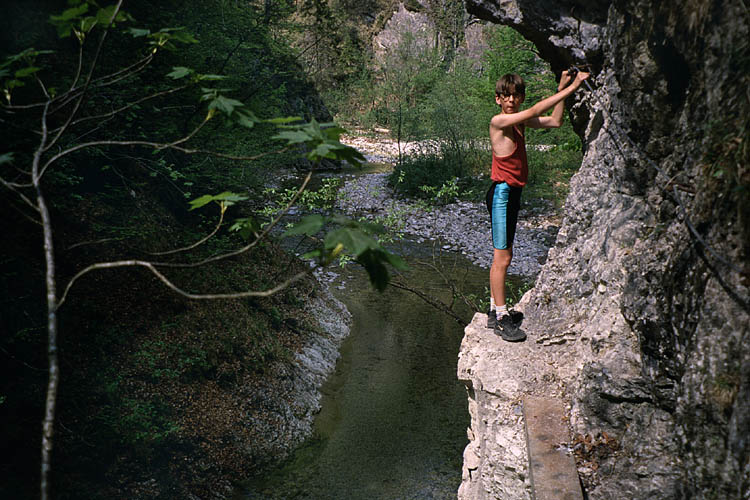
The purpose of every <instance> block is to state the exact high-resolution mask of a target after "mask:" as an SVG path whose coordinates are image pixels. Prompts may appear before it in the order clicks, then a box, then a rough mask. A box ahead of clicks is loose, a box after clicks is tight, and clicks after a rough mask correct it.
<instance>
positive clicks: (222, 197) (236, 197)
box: [213, 191, 247, 203]
mask: <svg viewBox="0 0 750 500" xmlns="http://www.w3.org/2000/svg"><path fill="white" fill-rule="evenodd" d="M213 198H214V200H216V201H225V202H229V203H236V202H238V201H245V200H247V196H245V195H243V194H237V193H233V192H231V191H224V192H223V193H219V194H217V195H216V196H214V197H213Z"/></svg>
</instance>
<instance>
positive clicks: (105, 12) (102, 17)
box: [96, 4, 121, 26]
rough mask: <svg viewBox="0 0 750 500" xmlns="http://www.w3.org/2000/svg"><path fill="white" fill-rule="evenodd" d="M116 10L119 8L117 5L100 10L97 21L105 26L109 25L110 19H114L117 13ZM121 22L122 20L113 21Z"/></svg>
mask: <svg viewBox="0 0 750 500" xmlns="http://www.w3.org/2000/svg"><path fill="white" fill-rule="evenodd" d="M115 8H117V5H116V4H113V5H109V6H107V7H104V8H101V9H99V11H98V12H97V13H96V20H97V22H99V23H101V24H103V25H105V26H106V25H108V24H109V21H110V19H112V16H113V15H114V13H115ZM118 14H119V12H118ZM119 20H121V19H114V20H113V21H119Z"/></svg>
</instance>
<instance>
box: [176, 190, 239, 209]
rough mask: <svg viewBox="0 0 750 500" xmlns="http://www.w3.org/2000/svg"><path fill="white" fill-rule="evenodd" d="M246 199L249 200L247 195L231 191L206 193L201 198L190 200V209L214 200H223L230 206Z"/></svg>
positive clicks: (225, 204) (222, 201)
mask: <svg viewBox="0 0 750 500" xmlns="http://www.w3.org/2000/svg"><path fill="white" fill-rule="evenodd" d="M244 200H247V196H245V195H242V194H237V193H233V192H231V191H224V192H223V193H219V194H215V195H210V194H204V195H203V196H201V197H200V198H196V199H194V200H193V201H191V202H190V210H195V209H196V208H201V207H203V206H205V205H208V204H209V203H211V202H212V201H216V202H221V203H223V204H224V206H227V207H229V206H232V205H234V204H235V203H236V202H238V201H244Z"/></svg>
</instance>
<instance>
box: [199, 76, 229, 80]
mask: <svg viewBox="0 0 750 500" xmlns="http://www.w3.org/2000/svg"><path fill="white" fill-rule="evenodd" d="M225 78H226V76H224V75H198V80H199V81H201V80H208V81H216V80H224V79H225Z"/></svg>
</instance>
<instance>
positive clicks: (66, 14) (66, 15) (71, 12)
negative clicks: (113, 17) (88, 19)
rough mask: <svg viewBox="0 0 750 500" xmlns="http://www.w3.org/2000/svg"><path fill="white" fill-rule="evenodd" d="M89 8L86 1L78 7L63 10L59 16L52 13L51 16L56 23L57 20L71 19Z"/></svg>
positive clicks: (51, 19)
mask: <svg viewBox="0 0 750 500" xmlns="http://www.w3.org/2000/svg"><path fill="white" fill-rule="evenodd" d="M88 10H89V4H87V3H84V4H81V5H79V6H78V7H72V8H70V9H66V10H64V11H63V13H62V14H60V15H59V16H55V15H52V16H50V21H51V22H52V23H53V24H54V23H57V22H63V21H71V20H73V19H75V18H77V17H80V16H82V15H83V14H85V13H86V12H88Z"/></svg>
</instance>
